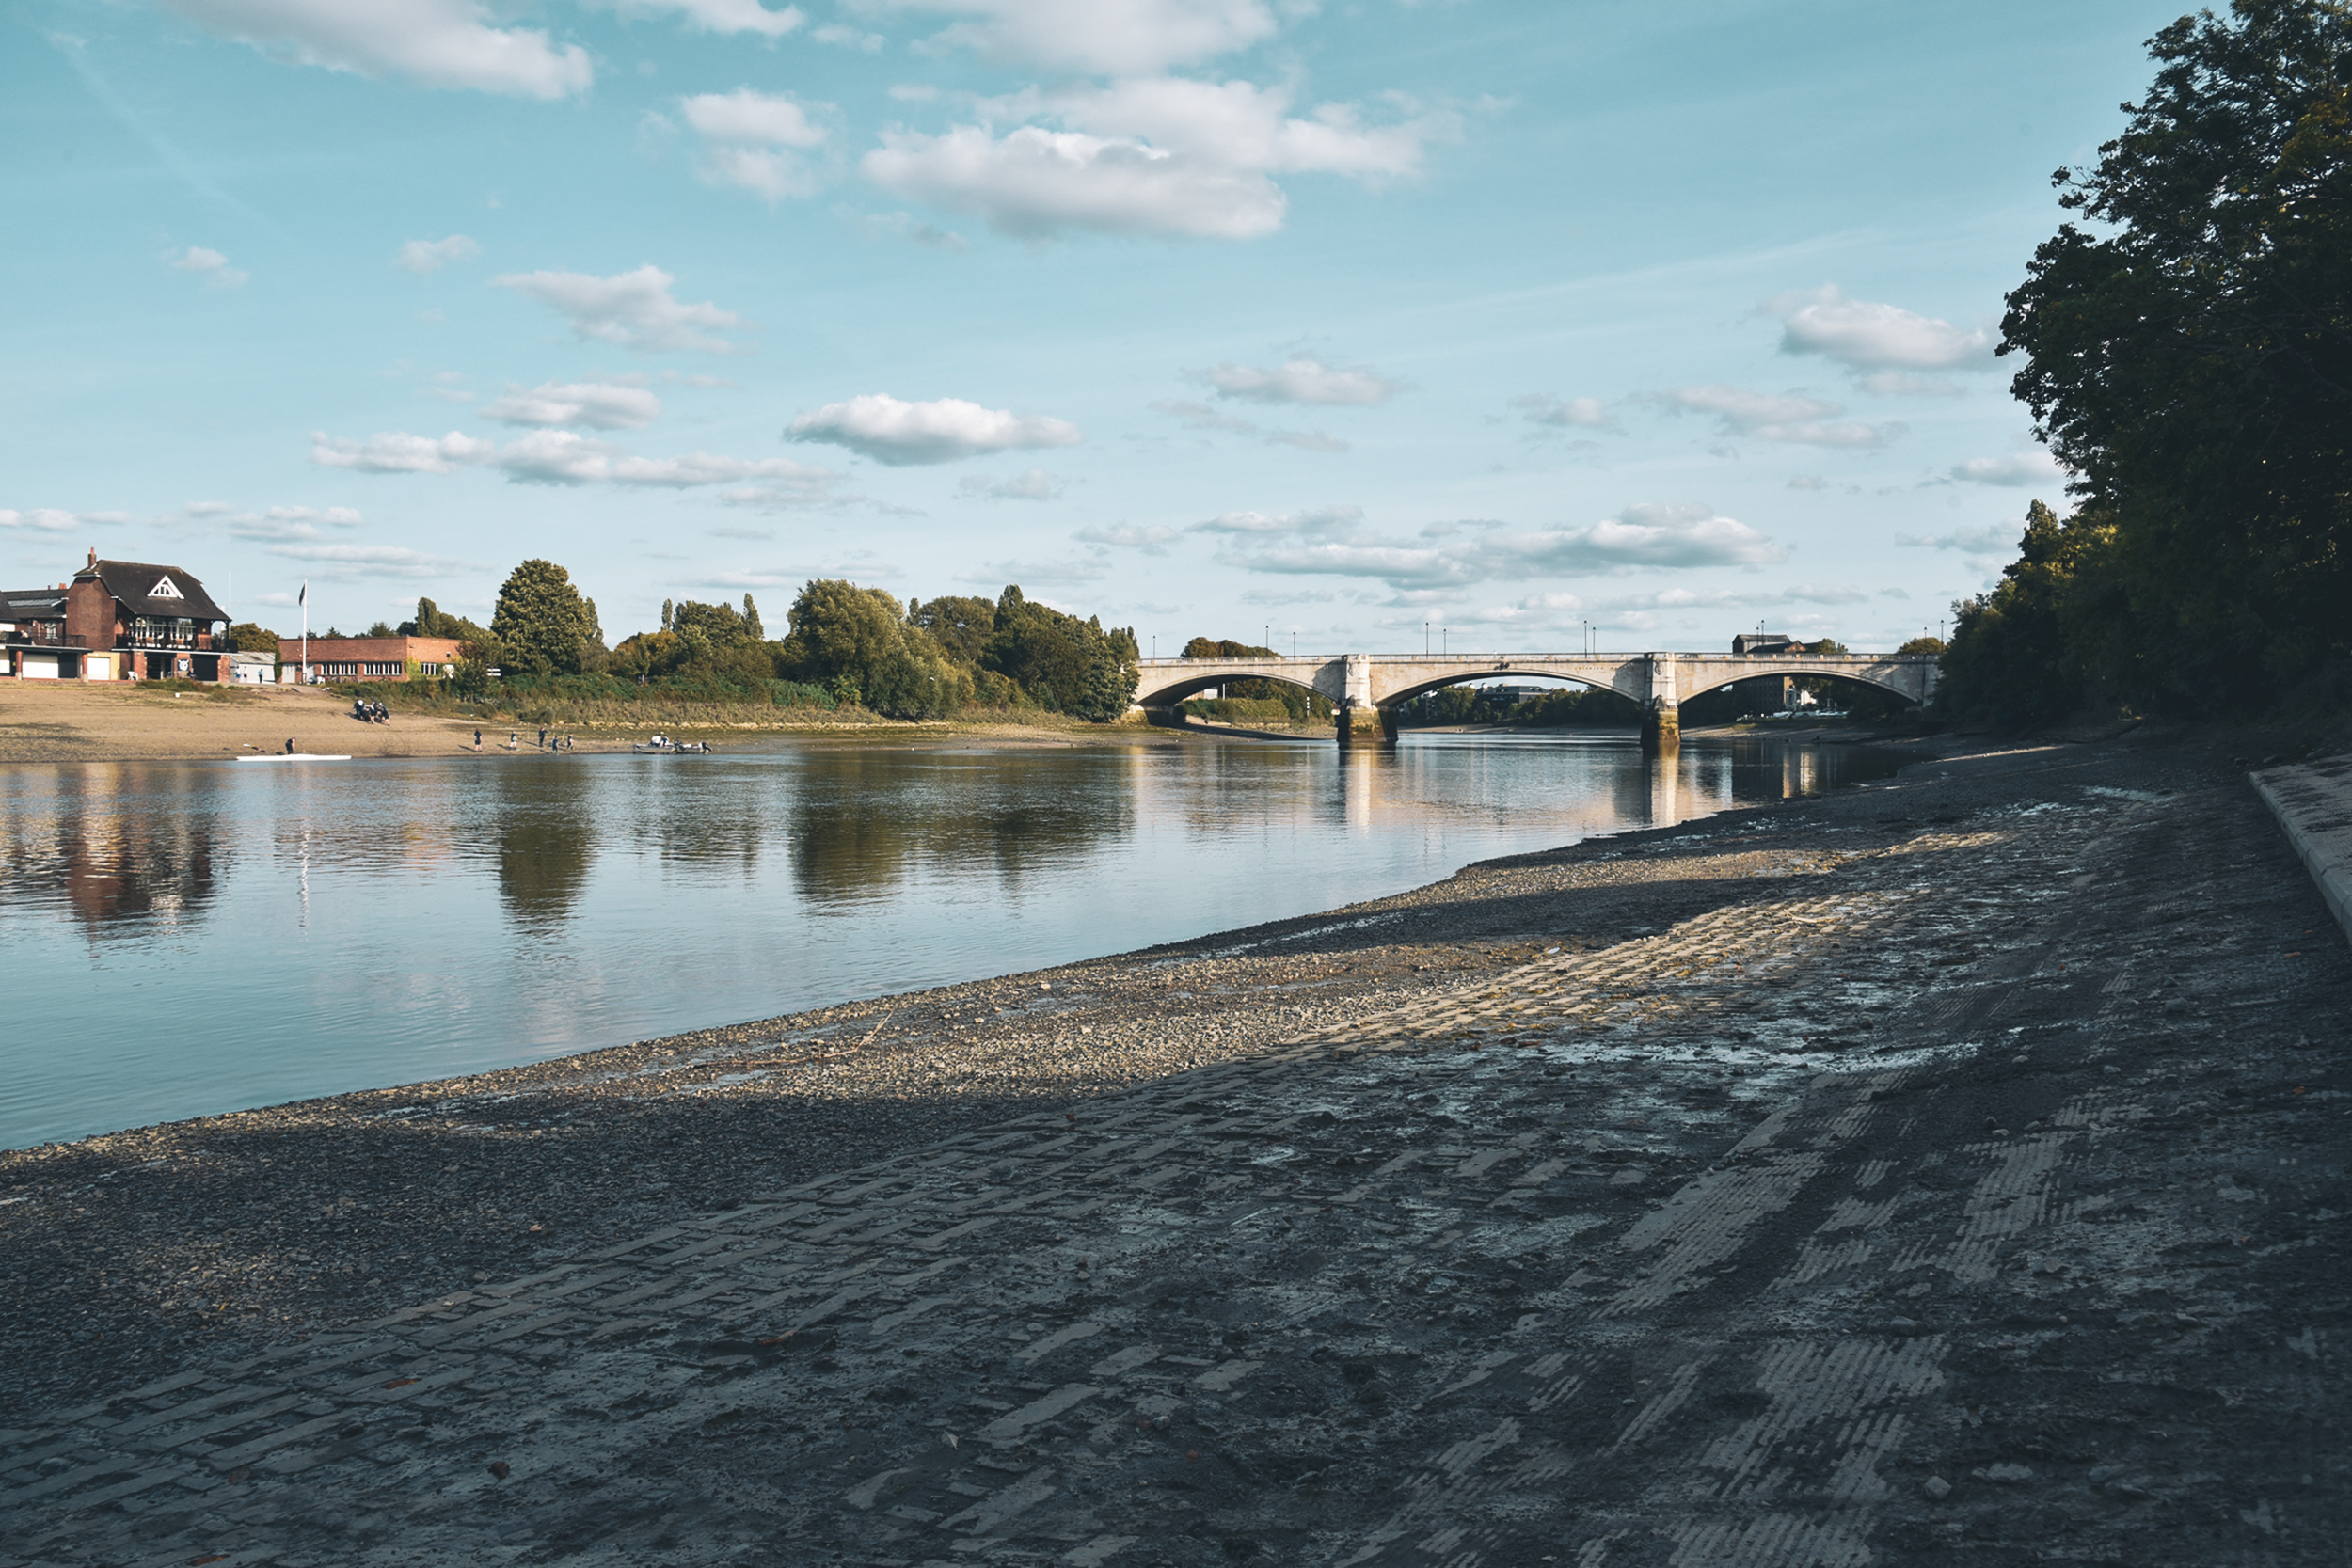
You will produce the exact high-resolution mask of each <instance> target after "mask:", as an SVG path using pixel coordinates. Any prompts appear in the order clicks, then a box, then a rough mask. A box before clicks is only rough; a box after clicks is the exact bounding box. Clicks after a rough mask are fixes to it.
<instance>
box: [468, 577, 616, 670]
mask: <svg viewBox="0 0 2352 1568" xmlns="http://www.w3.org/2000/svg"><path fill="white" fill-rule="evenodd" d="M490 634H491V636H493V637H495V638H496V639H497V640H498V642H499V645H500V650H501V662H502V663H503V664H504V666H505V668H506V672H507V673H508V675H509V676H531V675H576V674H579V673H581V672H582V671H583V670H585V671H590V672H594V671H596V670H598V669H601V668H602V667H603V666H604V663H605V660H606V657H607V655H606V653H605V648H604V632H603V630H602V628H601V627H599V626H597V625H596V601H595V600H593V599H584V598H582V597H580V590H579V589H577V588H575V587H573V586H572V578H571V574H570V573H568V572H566V571H565V570H564V568H563V567H561V566H558V565H557V564H556V563H555V562H552V561H526V562H523V563H522V564H521V565H519V566H517V567H516V568H515V570H514V572H513V573H512V574H510V575H509V576H508V578H507V579H506V584H505V586H504V587H502V588H501V589H500V590H499V600H498V610H497V611H496V613H494V614H493V615H492V616H491V617H490Z"/></svg>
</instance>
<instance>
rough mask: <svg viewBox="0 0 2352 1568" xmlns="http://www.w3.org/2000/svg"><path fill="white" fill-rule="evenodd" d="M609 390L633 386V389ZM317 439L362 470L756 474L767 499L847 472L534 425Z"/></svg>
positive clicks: (533, 476)
mask: <svg viewBox="0 0 2352 1568" xmlns="http://www.w3.org/2000/svg"><path fill="white" fill-rule="evenodd" d="M575 390H578V388H544V387H543V388H540V389H539V393H524V394H514V395H517V396H520V397H524V398H535V397H537V396H539V395H540V394H541V393H548V392H555V393H563V392H568V391H575ZM603 390H605V391H610V392H627V391H628V390H629V388H603ZM577 422H588V421H584V420H583V421H577ZM310 439H311V447H310V461H311V462H313V463H318V464H323V465H325V466H326V467H337V468H352V469H357V470H358V471H359V472H361V473H381V474H388V473H434V474H445V473H449V472H451V471H453V469H456V468H459V467H488V468H493V469H496V470H497V471H499V472H501V473H502V474H504V475H505V476H506V477H507V480H508V482H509V483H516V484H621V485H631V486H637V487H644V488H655V489H674V490H683V489H691V488H694V487H696V486H700V485H706V484H740V483H743V482H745V481H747V480H748V481H757V482H760V483H762V484H764V485H766V486H768V487H769V490H770V491H771V492H772V494H765V493H763V495H762V496H760V497H758V498H756V500H757V501H759V502H765V501H767V500H771V499H774V498H775V497H776V496H782V495H786V494H788V493H791V492H794V491H796V490H797V491H799V492H802V493H803V494H809V493H818V492H822V493H825V494H826V495H827V496H828V497H829V498H830V493H831V490H832V487H834V486H835V485H838V484H839V483H841V482H842V479H843V477H844V476H842V475H841V474H839V473H836V472H834V470H833V469H830V468H821V467H813V466H811V465H809V464H805V463H795V462H793V461H792V460H791V459H790V458H787V457H729V456H726V455H724V454H723V453H719V452H708V451H690V452H686V453H683V454H681V455H679V456H675V457H639V456H637V455H635V454H633V453H630V452H627V451H622V450H621V449H619V448H618V447H615V446H613V445H612V443H611V442H609V441H603V440H599V439H597V438H596V437H595V436H581V435H579V434H577V433H576V432H573V431H569V430H534V431H532V432H531V433H530V434H529V435H527V436H517V437H516V438H515V439H514V440H512V441H509V442H508V443H507V444H506V445H505V446H503V447H501V446H498V445H496V444H495V443H493V442H489V441H480V440H476V439H474V438H473V437H472V436H465V435H461V434H459V433H458V432H456V431H452V432H450V433H449V434H448V435H447V436H440V437H438V438H436V437H433V436H411V435H408V434H406V433H405V432H379V433H378V434H376V435H373V436H369V437H368V438H367V439H366V440H364V441H357V440H350V439H343V438H338V437H335V436H327V435H326V434H324V433H321V434H318V435H314V436H311V438H310ZM726 499H733V498H726ZM753 503H754V502H751V501H745V502H740V503H739V504H753Z"/></svg>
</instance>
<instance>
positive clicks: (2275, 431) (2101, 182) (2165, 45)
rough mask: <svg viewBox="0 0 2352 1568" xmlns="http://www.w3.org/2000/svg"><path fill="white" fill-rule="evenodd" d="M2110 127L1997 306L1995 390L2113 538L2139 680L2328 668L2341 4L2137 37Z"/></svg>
mask: <svg viewBox="0 0 2352 1568" xmlns="http://www.w3.org/2000/svg"><path fill="white" fill-rule="evenodd" d="M2149 47H2150V53H2151V54H2152V55H2153V57H2154V58H2155V60H2156V61H2157V63H2158V66H2159V70H2158V72H2157V75H2156V79H2155V81H2154V83H2153V86H2152V87H2150V88H2149V91H2148V93H2147V95H2146V97H2145V98H2144V99H2143V100H2142V101H2141V102H2140V103H2127V104H2125V105H2124V106H2123V107H2124V110H2125V112H2126V113H2127V114H2128V115H2129V116H2130V119H2129V122H2128V124H2127V126H2126V128H2125V130H2124V132H2123V134H2122V135H2120V136H2118V137H2117V138H2116V139H2115V140H2114V141H2111V142H2109V143H2107V144H2106V145H2105V146H2104V147H2102V148H2101V149H2100V150H2099V153H2100V156H2099V162H2098V165H2097V166H2096V167H2093V168H2090V169H2061V170H2059V171H2058V175H2057V176H2056V180H2057V182H2058V185H2059V187H2060V188H2061V190H2062V191H2063V193H2064V195H2063V197H2062V200H2063V202H2064V204H2065V205H2066V206H2067V207H2068V208H2069V209H2071V210H2073V211H2074V212H2077V213H2079V214H2082V216H2083V219H2084V220H2085V221H2084V222H2082V223H2080V224H2078V223H2075V222H2069V223H2067V224H2065V225H2064V226H2063V227H2061V228H2060V230H2058V234H2057V235H2056V236H2055V237H2054V238H2052V239H2050V240H2049V241H2047V242H2046V243H2045V244H2043V245H2042V247H2041V248H2040V249H2039V250H2037V251H2036V252H2035V254H2034V259H2033V264H2032V266H2031V268H2030V269H2029V272H2028V276H2027V277H2026V282H2025V284H2024V285H2023V286H2022V287H2020V288H2019V289H2018V290H2017V291H2016V292H2015V293H2011V294H2010V296H2009V313H2008V315H2007V317H2006V319H2005V320H2004V321H2003V322H2002V324H2001V325H2002V344H2001V352H2002V353H2004V354H2011V353H2014V354H2022V355H2024V356H2025V357H2026V366H2025V369H2023V370H2022V371H2020V372H2018V373H2017V376H2016V379H2015V381H2014V383H2013V388H2014V390H2015V391H2016V393H2017V395H2018V396H2019V397H2020V398H2022V399H2023V400H2025V402H2026V404H2028V405H2030V406H2031V407H2032V409H2033V412H2034V418H2035V421H2036V424H2037V427H2038V433H2039V434H2041V435H2042V436H2043V437H2044V439H2046V440H2047V441H2048V442H2049V443H2050V445H2051V447H2052V449H2053V450H2054V451H2056V453H2057V455H2058V459H2059V460H2060V461H2061V462H2062V463H2064V464H2065V465H2066V467H2068V468H2070V469H2071V470H2073V472H2074V475H2075V483H2074V489H2075V490H2076V491H2077V492H2078V493H2080V494H2081V495H2082V496H2084V497H2085V499H2086V500H2087V502H2088V503H2089V504H2090V505H2091V506H2092V507H2094V508H2096V509H2097V510H2098V511H2099V512H2100V513H2101V514H2102V515H2104V516H2105V517H2106V519H2108V520H2109V521H2111V523H2112V524H2113V526H2114V529H2115V534H2114V557H2113V561H2112V562H2111V564H2112V566H2113V568H2114V572H2115V576H2116V580H2117V581H2118V582H2119V583H2120V584H2121V586H2122V595H2123V600H2124V601H2126V602H2127V603H2128V611H2127V613H2128V616H2129V620H2130V623H2131V625H2130V627H2129V630H2128V636H2127V640H2128V641H2131V642H2132V643H2133V644H2134V648H2133V654H2134V659H2133V662H2134V663H2136V664H2137V667H2138V668H2139V669H2140V670H2141V671H2142V672H2156V671H2162V672H2164V673H2165V678H2167V679H2168V680H2169V683H2170V684H2171V686H2172V688H2173V692H2174V694H2175V695H2176V696H2185V695H2191V694H2193V693H2200V692H2201V693H2203V694H2205V695H2206V696H2207V697H2209V698H2214V697H2218V698H2238V697H2257V698H2259V697H2261V696H2264V695H2266V694H2267V693H2268V692H2269V691H2270V690H2273V689H2276V688H2277V686H2278V684H2279V683H2280V682H2282V681H2292V680H2295V679H2296V678H2298V677H2302V676H2305V675H2308V674H2310V673H2312V672H2314V671H2317V670H2321V669H2324V668H2328V667H2330V666H2340V665H2341V663H2342V662H2343V661H2344V659H2345V657H2346V656H2347V641H2346V632H2347V627H2352V614H2347V612H2346V609H2345V595H2346V593H2347V591H2352V577H2348V576H2347V571H2346V563H2345V559H2344V533H2345V528H2344V525H2345V521H2346V512H2347V488H2352V486H2348V485H2347V464H2346V443H2347V441H2352V4H2347V0H2237V3H2236V4H2234V5H2233V6H2232V8H2231V11H2230V15H2229V16H2228V18H2227V19H2220V18H2217V17H2215V16H2214V15H2213V14H2212V13H2211V12H2202V13H2200V14H2199V15H2196V16H2189V17H2184V18H2182V19H2181V20H2180V21H2178V22H2176V23H2174V24H2172V25H2170V26H2169V27H2167V28H2166V29H2164V31H2162V32H2161V33H2159V34H2157V35H2156V37H2155V38H2154V39H2153V40H2151V42H2150V46H2149Z"/></svg>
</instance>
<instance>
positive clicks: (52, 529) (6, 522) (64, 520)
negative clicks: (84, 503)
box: [0, 506, 84, 533]
mask: <svg viewBox="0 0 2352 1568" xmlns="http://www.w3.org/2000/svg"><path fill="white" fill-rule="evenodd" d="M83 521H84V519H83V517H82V516H81V515H79V514H77V513H72V512H67V511H65V510H63V509H62V508H59V507H55V506H35V507H29V508H27V509H25V510H24V511H22V512H20V511H18V510H17V509H16V508H14V507H10V506H0V528H30V529H39V530H40V531H41V532H43V533H63V532H65V531H68V530H70V529H73V528H77V527H79V526H80V525H81V524H82V522H83Z"/></svg>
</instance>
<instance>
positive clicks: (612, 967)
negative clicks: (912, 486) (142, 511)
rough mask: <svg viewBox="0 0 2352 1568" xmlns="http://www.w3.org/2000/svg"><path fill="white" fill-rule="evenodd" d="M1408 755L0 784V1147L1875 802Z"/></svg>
mask: <svg viewBox="0 0 2352 1568" xmlns="http://www.w3.org/2000/svg"><path fill="white" fill-rule="evenodd" d="M1891 767H1892V764H1891V762H1890V761H1889V760H1888V759H1886V758H1884V757H1883V756H1879V755H1875V754H1870V753H1867V752H1859V751H1856V750H1853V749H1851V748H1837V747H1833V748H1825V749H1821V750H1818V751H1817V750H1815V749H1813V748H1810V747H1804V746H1801V745H1795V744H1789V743H1779V742H1769V741H1760V740H1746V739H1741V740H1737V741H1729V742H1709V741H1704V740H1694V741H1691V742H1686V743H1685V745H1684V747H1683V750H1682V752H1681V755H1680V758H1679V760H1678V761H1677V762H1675V763H1672V764H1669V765H1667V766H1664V767H1661V766H1659V765H1656V764H1652V763H1646V762H1645V760H1644V759H1643V758H1642V756H1641V755H1640V753H1639V752H1638V751H1637V750H1636V748H1635V746H1634V743H1633V741H1632V739H1631V737H1630V736H1592V735H1581V736H1580V735H1568V736H1558V737H1549V736H1543V737H1536V736H1408V737H1407V738H1406V741H1405V742H1404V743H1403V744H1401V745H1398V746H1395V747H1365V748H1355V749H1351V750H1348V751H1346V752H1341V751H1340V750H1338V749H1337V748H1334V747H1331V746H1329V745H1328V744H1320V745H1303V744H1302V745H1286V744H1279V743H1263V744H1258V743H1218V742H1200V743H1198V744H1186V745H1184V746H1180V747H1151V746H1136V747H1132V748H1127V747H1102V748H1073V749H1058V748H1057V749H1052V750H981V749H972V750H953V749H940V748H936V747H926V748H922V749H908V748H905V747H896V748H884V747H846V746H838V745H778V746H774V747H771V748H769V749H765V750H757V751H743V752H730V753H727V754H722V755H718V756H709V757H680V756H636V755H617V756H616V755H588V756H582V755H577V754H573V755H563V756H555V755H548V756H541V755H536V754H525V755H522V756H518V757H495V756H494V757H490V758H470V757H469V758H446V759H444V758H433V759H397V758H394V759H381V760H363V761H356V762H348V763H332V764H316V765H310V766H301V765H292V766H286V765H279V766H264V765H257V764H242V765H241V764H236V763H225V762H224V763H205V762H190V763H90V764H79V765H70V766H39V765H18V766H11V767H5V768H0V955H5V958H0V963H5V965H6V971H7V974H8V984H7V987H6V990H5V993H0V994H5V997H6V1001H5V1004H4V1005H0V1148H24V1147H27V1146H30V1145H33V1144H37V1143H42V1142H48V1141H52V1140H66V1139H71V1138H77V1137H81V1136H84V1135H86V1134H88V1133H91V1132H106V1131H112V1130H115V1129H119V1128H124V1127H134V1126H141V1125H145V1124H148V1123H151V1122H156V1121H167V1120H177V1119H180V1118H183V1117H194V1116H203V1115H210V1114H214V1113H216V1112H221V1111H228V1110H236V1109H242V1108H246V1107H250V1106H256V1105H264V1104H275V1103H278V1102H281V1101H288V1100H297V1099H305V1098H309V1097H311V1096H315V1095H324V1094H335V1093H340V1092H342V1091H345V1090H349V1089H358V1088H368V1087H378V1086H386V1085H395V1084H403V1083H413V1082H417V1081H420V1080H424V1079H432V1078H443V1077H448V1076H452V1075H453V1074H458V1073H467V1072H477V1071H482V1070H485V1069H491V1068H497V1067H505V1066H511V1065H514V1064H516V1063H519V1062H526V1061H532V1060H537V1059H539V1058H542V1057H546V1056H551V1055H559V1054H563V1053H568V1052H574V1051H581V1050H587V1049H592V1048H595V1047H599V1046H606V1045H615V1044H622V1043H626V1042H627V1041H629V1040H633V1039H642V1038H646V1037H654V1036H659V1035H666V1034H673V1033H676V1032H678V1031H681V1030H686V1029H692V1028H699V1027H706V1026H710V1025H715V1024H722V1023H730V1022H741V1021H744V1020H749V1019H755V1018H763V1017H769V1016H772V1015H775V1014H779V1013H786V1012H793V1011H798V1010H800V1009H803V1008H806V1007H812V1006H824V1005H826V1004H830V1003H834V1002H839V1001H843V1000H847V999H850V998H856V997H863V996H872V995H877V994H882V993H886V992H891V991H900V990H913V989H915V988H918V987H924V986H931V985H938V984H941V983H944V982H951V981H959V980H971V979H977V978H983V977H986V976H989V975H993V974H1007V973H1011V972H1016V971H1020V970H1025V969H1032V968H1038V967H1041V966H1045V965H1050V964H1056V963H1063V962H1068V961H1070V960H1072V959H1076V958H1091V957H1097V956H1100V955H1104V954H1109V953H1119V952H1124V951H1127V950H1130V949H1133V948H1136V947H1142V946H1147V945H1149V944H1151V943H1153V942H1171V941H1177V940H1181V939H1184V938H1187V937H1193V936H1199V935H1201V934H1204V933H1207V932H1211V931H1216V930H1224V929H1228V928H1231V927H1238V926H1246V925H1251V924H1254V923H1256V922H1259V921H1263V920H1273V919H1278V918H1281V917H1285V916H1291V915H1299V914H1310V913H1313V912H1315V911H1319V910H1325V909H1329V908H1331V907H1333V906H1335V905H1339V904H1344V903H1348V902H1351V901H1354V900H1357V899H1360V898H1367V897H1375V896H1378V895H1384V894H1390V893H1395V892H1400V891H1403V890H1404V889H1406V888H1410V887H1416V886H1419V885H1421V884H1422V883H1425V882H1429V881H1433V880H1436V879H1439V878H1441V877H1444V876H1447V875H1449V874H1451V873H1452V872H1454V871H1455V870H1457V869H1459V868H1460V867H1461V866H1463V865H1465V864H1467V863H1470V862H1471V861H1475V860H1481V859H1484V858H1486V857H1488V856H1492V855H1500V854H1509V853H1514V852H1518V851H1523V850H1529V849H1535V848H1543V847H1553V846H1557V845H1562V844H1567V843H1571V842H1574V841H1576V840H1578V839H1581V838H1586V837H1590V836H1592V835H1594V834H1597V833H1608V832H1621V831H1625V830H1627V829H1631V828H1642V827H1649V826H1654V825H1663V824H1666V823H1669V822H1673V821H1679V820H1685V819H1688V818H1691V817H1693V816H1704V815H1706V814H1708V813H1710V812H1715V811H1720V810H1722V809H1724V808H1725V807H1727V806H1731V805H1735V804H1744V803H1749V802H1754V801H1760V800H1778V799H1782V798H1784V797H1786V796H1789V795H1796V794H1804V793H1809V792H1812V791H1816V790H1820V789H1823V788H1827V787H1830V786H1832V785H1835V784H1841V783H1851V782H1855V781H1857V780H1859V779H1861V778H1867V777H1872V776H1879V775H1883V774H1884V773H1885V772H1887V771H1889V770H1890V769H1891Z"/></svg>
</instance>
